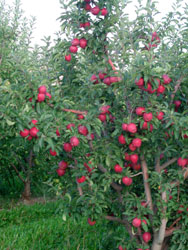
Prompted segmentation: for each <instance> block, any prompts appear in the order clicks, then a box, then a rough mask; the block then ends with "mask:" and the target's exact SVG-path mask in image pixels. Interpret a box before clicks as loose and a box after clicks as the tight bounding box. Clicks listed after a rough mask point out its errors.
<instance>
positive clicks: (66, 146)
mask: <svg viewBox="0 0 188 250" xmlns="http://www.w3.org/2000/svg"><path fill="white" fill-rule="evenodd" d="M63 149H64V150H65V152H71V151H72V146H71V144H70V143H68V142H66V143H64V145H63Z"/></svg>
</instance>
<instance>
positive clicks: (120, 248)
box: [118, 246, 127, 250]
mask: <svg viewBox="0 0 188 250" xmlns="http://www.w3.org/2000/svg"><path fill="white" fill-rule="evenodd" d="M118 249H119V250H126V249H127V248H126V247H125V248H123V247H122V246H119V247H118Z"/></svg>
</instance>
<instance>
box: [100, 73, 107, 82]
mask: <svg viewBox="0 0 188 250" xmlns="http://www.w3.org/2000/svg"><path fill="white" fill-rule="evenodd" d="M105 75H106V74H105V73H101V72H99V79H101V80H104V77H105Z"/></svg>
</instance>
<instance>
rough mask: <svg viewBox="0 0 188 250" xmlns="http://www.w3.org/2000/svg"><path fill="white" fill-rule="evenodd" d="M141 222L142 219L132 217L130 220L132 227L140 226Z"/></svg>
mask: <svg viewBox="0 0 188 250" xmlns="http://www.w3.org/2000/svg"><path fill="white" fill-rule="evenodd" d="M141 223H142V220H141V219H139V218H134V219H133V221H132V225H133V227H140V226H141Z"/></svg>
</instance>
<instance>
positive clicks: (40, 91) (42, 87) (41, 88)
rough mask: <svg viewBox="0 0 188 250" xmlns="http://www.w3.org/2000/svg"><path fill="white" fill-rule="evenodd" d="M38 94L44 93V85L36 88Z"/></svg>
mask: <svg viewBox="0 0 188 250" xmlns="http://www.w3.org/2000/svg"><path fill="white" fill-rule="evenodd" d="M38 92H39V94H46V86H45V85H42V86H40V87H39V88H38Z"/></svg>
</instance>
